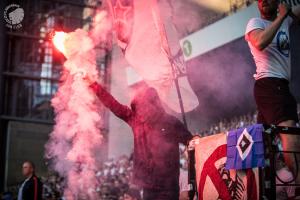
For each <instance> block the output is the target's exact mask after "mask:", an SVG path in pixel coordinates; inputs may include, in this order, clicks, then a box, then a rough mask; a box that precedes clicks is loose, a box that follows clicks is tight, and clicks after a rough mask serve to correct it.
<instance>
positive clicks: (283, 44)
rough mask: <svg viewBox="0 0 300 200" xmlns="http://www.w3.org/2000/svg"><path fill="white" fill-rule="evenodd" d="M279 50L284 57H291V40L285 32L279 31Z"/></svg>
mask: <svg viewBox="0 0 300 200" xmlns="http://www.w3.org/2000/svg"><path fill="white" fill-rule="evenodd" d="M277 49H278V51H279V52H280V53H281V54H283V55H284V56H286V57H289V56H290V40H289V36H288V34H287V33H286V32H285V31H279V32H278V34H277Z"/></svg>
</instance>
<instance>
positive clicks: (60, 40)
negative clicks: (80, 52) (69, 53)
mask: <svg viewBox="0 0 300 200" xmlns="http://www.w3.org/2000/svg"><path fill="white" fill-rule="evenodd" d="M66 37H67V34H66V33H65V32H62V31H60V32H55V34H54V37H53V44H54V45H55V47H56V48H57V49H58V50H59V51H60V52H61V53H63V54H65V53H66V49H65V45H64V42H65V40H66Z"/></svg>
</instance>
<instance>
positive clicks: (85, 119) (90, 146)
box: [46, 10, 111, 200]
mask: <svg viewBox="0 0 300 200" xmlns="http://www.w3.org/2000/svg"><path fill="white" fill-rule="evenodd" d="M110 30H111V23H110V19H109V17H108V15H107V13H106V12H105V11H103V10H102V11H99V12H98V13H97V14H96V16H95V18H94V27H93V30H92V31H91V32H89V33H88V32H86V31H84V30H82V29H77V30H75V31H74V32H71V33H68V34H66V33H63V32H60V33H56V35H55V36H54V38H53V42H54V44H55V46H56V47H57V48H58V49H59V50H60V51H61V52H62V53H63V54H64V55H65V57H66V58H67V61H66V62H65V63H64V67H63V69H62V71H63V76H62V77H61V81H62V82H61V83H60V85H59V88H58V91H57V93H56V95H55V96H54V98H53V99H52V101H51V103H52V106H53V107H54V110H55V114H56V117H55V126H54V130H53V132H52V133H51V135H50V139H49V141H48V143H47V144H46V158H47V159H50V161H51V162H50V163H51V167H52V168H53V169H54V170H55V171H57V172H58V173H59V174H60V176H62V177H64V180H65V189H64V196H65V197H66V199H68V200H69V199H71V200H72V199H91V200H94V199H99V197H98V196H97V193H96V187H97V185H98V184H99V183H98V182H97V180H96V174H95V173H96V170H97V166H98V165H99V163H97V162H98V161H97V160H98V159H97V156H96V153H97V151H98V150H99V147H100V145H101V142H102V135H101V133H100V127H101V116H100V113H99V112H100V111H99V101H98V100H97V97H96V96H95V94H94V92H93V91H92V90H91V89H90V88H89V85H90V84H91V83H92V82H94V81H99V74H98V71H97V68H96V53H95V49H94V47H95V46H96V45H97V44H98V43H99V42H105V40H106V39H107V35H109V32H110Z"/></svg>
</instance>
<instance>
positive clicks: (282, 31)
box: [245, 17, 293, 80]
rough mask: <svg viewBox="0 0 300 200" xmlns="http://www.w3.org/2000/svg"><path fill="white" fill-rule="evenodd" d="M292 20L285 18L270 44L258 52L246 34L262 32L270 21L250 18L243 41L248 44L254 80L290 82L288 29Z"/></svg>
mask: <svg viewBox="0 0 300 200" xmlns="http://www.w3.org/2000/svg"><path fill="white" fill-rule="evenodd" d="M292 21H293V20H292V18H291V17H287V18H286V19H285V20H284V21H283V22H282V24H281V27H280V28H279V29H278V31H277V33H276V35H275V37H274V38H273V40H272V42H271V43H270V44H269V46H267V47H266V48H265V49H264V50H262V51H259V50H258V49H256V48H255V47H254V46H252V44H251V43H250V41H249V38H248V33H250V32H251V31H253V30H255V29H262V30H264V29H265V28H267V27H268V26H270V25H271V23H272V21H268V20H265V19H261V18H252V19H250V21H249V22H248V24H247V28H246V33H245V39H246V41H247V42H248V45H249V47H250V50H251V53H252V55H253V58H254V61H255V63H256V74H254V78H255V79H256V80H257V79H261V78H265V77H276V78H284V79H287V80H290V78H291V55H290V38H289V37H290V36H289V27H290V25H291V23H292Z"/></svg>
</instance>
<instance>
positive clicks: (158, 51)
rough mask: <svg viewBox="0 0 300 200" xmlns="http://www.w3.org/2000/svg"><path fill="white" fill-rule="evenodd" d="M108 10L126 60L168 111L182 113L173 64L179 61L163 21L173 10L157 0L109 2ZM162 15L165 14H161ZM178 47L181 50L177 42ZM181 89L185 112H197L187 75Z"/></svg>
mask: <svg viewBox="0 0 300 200" xmlns="http://www.w3.org/2000/svg"><path fill="white" fill-rule="evenodd" d="M109 7H110V10H111V12H112V16H113V19H114V30H115V33H116V36H117V41H118V44H119V46H120V47H121V48H122V50H123V52H124V56H125V59H126V60H127V61H128V63H129V64H130V65H131V67H132V68H133V69H134V70H135V71H136V72H137V74H138V75H139V76H141V77H142V78H143V80H144V81H145V82H146V83H147V84H148V85H150V86H151V87H154V88H155V89H156V90H157V92H158V94H159V96H160V98H161V99H162V100H163V102H164V103H165V104H166V105H167V106H168V107H169V108H171V109H172V110H173V111H176V112H180V106H179V100H178V97H177V91H176V87H175V85H174V78H175V76H176V73H174V71H173V70H172V63H175V62H176V61H175V58H174V57H173V56H172V52H171V50H170V49H169V45H170V43H169V42H170V41H172V43H173V41H174V38H173V40H170V39H171V38H172V37H173V36H174V34H169V35H168V36H167V32H168V30H169V29H168V30H166V29H165V27H171V26H170V23H168V24H167V25H168V26H166V25H165V24H164V23H165V20H164V19H163V18H161V16H167V17H168V15H166V14H165V13H164V12H168V11H170V10H168V9H165V7H163V8H162V7H160V4H159V3H158V2H157V0H110V1H109ZM162 12H163V13H164V15H161V13H162ZM169 17H170V16H169ZM173 31H174V30H173ZM173 33H174V32H173ZM174 37H175V36H174ZM177 44H178V49H180V48H179V40H178V39H177ZM173 67H174V66H173ZM179 87H180V91H181V96H182V100H183V106H184V109H185V111H186V112H188V111H191V110H193V109H195V108H196V107H197V106H198V104H199V103H198V98H197V96H196V95H195V94H194V91H193V90H192V88H191V86H190V84H189V82H188V80H187V77H186V76H183V77H180V79H179ZM174 94H176V96H174Z"/></svg>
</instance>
